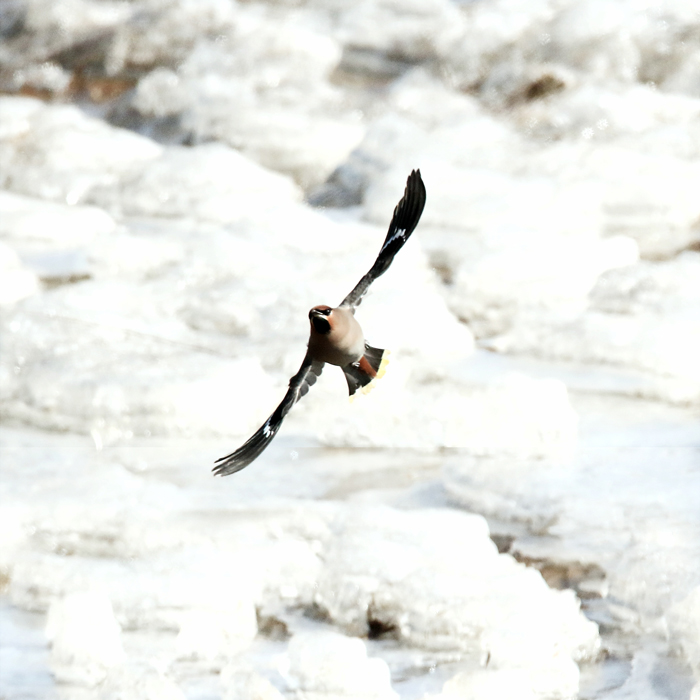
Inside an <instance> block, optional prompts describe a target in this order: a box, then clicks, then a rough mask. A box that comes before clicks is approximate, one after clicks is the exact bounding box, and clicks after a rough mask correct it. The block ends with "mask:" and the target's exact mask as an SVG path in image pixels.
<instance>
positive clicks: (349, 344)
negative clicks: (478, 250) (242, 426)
mask: <svg viewBox="0 0 700 700" xmlns="http://www.w3.org/2000/svg"><path fill="white" fill-rule="evenodd" d="M424 207H425V185H424V184H423V180H422V179H421V176H420V170H414V171H413V172H412V173H411V174H410V175H409V176H408V181H407V182H406V190H405V192H404V195H403V197H402V199H401V201H400V202H399V203H398V204H397V205H396V209H394V216H393V217H392V219H391V224H390V225H389V232H388V233H387V234H386V238H385V239H384V243H383V244H382V247H381V250H380V251H379V255H378V256H377V259H376V260H375V262H374V265H372V267H371V268H370V270H369V272H368V273H367V274H366V275H365V276H364V277H363V278H362V279H361V280H360V281H359V282H358V283H357V285H356V286H355V288H354V289H353V290H352V291H351V292H350V294H348V295H347V296H346V297H345V299H343V301H342V302H341V303H340V305H339V306H337V307H335V308H332V307H330V306H325V305H319V306H314V307H313V309H311V311H309V323H310V326H311V330H310V335H309V345H308V349H307V351H306V357H304V361H303V362H302V363H301V367H300V368H299V371H298V372H297V373H296V374H295V375H294V376H293V377H292V378H291V379H290V380H289V388H288V389H287V393H286V394H285V395H284V398H283V399H282V403H280V405H279V406H278V407H277V408H276V409H275V411H274V413H273V414H272V415H271V416H270V417H269V418H268V419H267V420H266V421H265V422H264V423H263V424H262V426H260V428H259V429H258V430H257V431H256V432H255V433H254V434H253V435H252V436H251V437H250V438H249V439H248V440H247V441H246V442H245V443H244V444H243V445H242V446H241V447H239V448H238V449H237V450H236V451H235V452H232V453H231V454H230V455H227V456H226V457H221V458H220V459H218V460H216V466H215V467H214V470H213V471H214V473H215V474H218V475H220V476H226V475H227V474H233V473H235V472H237V471H240V470H241V469H243V468H244V467H247V466H248V465H249V464H250V463H251V462H252V461H253V460H255V459H256V458H257V457H258V456H259V455H260V453H261V452H262V451H263V450H264V449H265V448H266V447H267V446H268V445H269V444H270V442H271V441H272V438H274V437H275V435H276V434H277V431H278V430H279V429H280V426H281V425H282V421H283V420H284V417H285V416H286V415H287V413H289V410H290V409H291V408H292V406H293V405H294V404H295V403H296V402H297V401H298V400H299V399H300V398H301V397H302V396H305V395H306V394H307V393H308V391H309V387H311V386H313V385H314V384H315V383H316V380H317V379H318V377H319V376H320V374H321V371H322V370H323V366H324V364H326V363H328V364H329V365H337V366H338V367H340V368H341V369H342V370H343V372H344V374H345V379H346V380H347V383H348V390H349V392H350V396H351V397H352V396H353V395H354V394H355V392H356V391H358V390H363V391H367V390H368V389H369V388H370V387H371V386H372V382H373V381H374V380H375V379H378V378H380V377H381V376H382V375H383V374H384V367H385V365H386V362H387V357H386V356H387V354H388V350H382V349H380V348H374V347H372V346H371V345H369V344H368V343H367V342H365V338H364V335H363V333H362V328H360V324H359V323H358V322H357V320H356V319H355V309H356V308H357V307H358V306H359V305H360V302H361V301H362V298H363V297H364V295H365V294H366V292H367V290H368V289H369V286H370V285H371V284H372V282H374V280H375V279H377V277H379V276H380V275H383V274H384V273H385V272H386V271H387V270H388V269H389V266H390V265H391V263H392V261H393V259H394V256H395V255H396V253H398V252H399V250H401V248H402V246H403V244H404V243H405V242H406V241H407V240H408V237H409V236H410V235H411V233H413V230H414V229H415V227H416V225H417V224H418V221H419V220H420V217H421V214H422V213H423V208H424Z"/></svg>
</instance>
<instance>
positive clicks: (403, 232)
mask: <svg viewBox="0 0 700 700" xmlns="http://www.w3.org/2000/svg"><path fill="white" fill-rule="evenodd" d="M405 236H406V229H405V228H400V229H397V230H396V232H395V233H394V235H393V236H392V237H391V238H390V239H389V240H388V241H387V242H386V243H385V244H384V245H383V246H382V251H384V250H386V247H387V246H388V245H390V244H391V243H393V242H394V241H395V240H396V239H397V238H404V237H405Z"/></svg>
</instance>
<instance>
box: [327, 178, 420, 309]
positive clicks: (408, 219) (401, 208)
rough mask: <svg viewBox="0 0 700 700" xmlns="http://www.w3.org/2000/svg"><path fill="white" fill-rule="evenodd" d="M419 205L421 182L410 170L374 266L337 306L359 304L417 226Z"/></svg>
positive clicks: (351, 306)
mask: <svg viewBox="0 0 700 700" xmlns="http://www.w3.org/2000/svg"><path fill="white" fill-rule="evenodd" d="M423 207H425V185H424V184H423V180H422V179H421V176H420V170H414V171H412V172H411V174H410V175H409V176H408V180H407V182H406V190H405V191H404V194H403V197H402V198H401V201H400V202H399V203H398V204H397V205H396V209H394V216H393V217H392V219H391V224H389V232H388V233H387V234H386V238H385V239H384V243H383V245H382V248H381V250H380V251H379V255H378V256H377V259H376V260H375V261H374V265H372V267H371V268H370V270H369V272H368V273H367V274H366V275H365V276H364V277H363V278H362V279H361V280H360V281H359V282H358V283H357V285H356V286H355V289H353V290H352V292H350V294H348V295H347V296H346V297H345V299H343V302H342V303H341V306H349V307H350V308H352V309H354V308H355V307H356V306H359V305H360V302H361V301H362V297H363V296H364V295H365V294H366V292H367V290H368V289H369V286H370V284H372V282H374V280H376V279H377V277H379V276H380V275H383V274H384V273H385V272H386V271H387V270H388V269H389V265H391V262H392V260H393V259H394V256H395V255H396V253H398V252H399V250H401V247H402V246H403V244H404V243H405V242H406V241H407V240H408V237H409V236H410V235H411V234H412V233H413V229H415V228H416V226H417V225H418V221H419V220H420V217H421V214H422V213H423Z"/></svg>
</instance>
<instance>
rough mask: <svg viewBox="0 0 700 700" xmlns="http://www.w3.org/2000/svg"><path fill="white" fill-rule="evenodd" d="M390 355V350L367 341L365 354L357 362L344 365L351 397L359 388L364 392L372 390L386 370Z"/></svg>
mask: <svg viewBox="0 0 700 700" xmlns="http://www.w3.org/2000/svg"><path fill="white" fill-rule="evenodd" d="M388 356H389V351H388V350H382V349H381V348H373V347H372V346H371V345H367V343H365V354H364V355H363V356H362V357H361V358H360V359H359V360H358V361H357V362H353V363H352V364H350V365H345V367H343V372H344V373H345V379H346V381H347V383H348V391H349V392H350V398H351V399H352V397H353V396H354V395H355V392H357V390H358V389H359V390H361V391H362V393H363V394H367V393H368V392H370V391H371V390H372V388H373V387H374V382H375V381H376V380H377V379H381V378H382V377H383V376H384V372H386V366H387V364H388V363H389V357H388Z"/></svg>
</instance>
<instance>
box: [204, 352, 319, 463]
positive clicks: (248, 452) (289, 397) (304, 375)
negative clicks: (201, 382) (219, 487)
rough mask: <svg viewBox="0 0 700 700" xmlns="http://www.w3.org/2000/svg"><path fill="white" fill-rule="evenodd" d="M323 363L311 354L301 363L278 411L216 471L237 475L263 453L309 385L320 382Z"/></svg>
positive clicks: (220, 460) (306, 391)
mask: <svg viewBox="0 0 700 700" xmlns="http://www.w3.org/2000/svg"><path fill="white" fill-rule="evenodd" d="M323 364H324V363H323V362H319V361H318V360H312V359H311V357H309V355H308V354H307V355H306V357H305V358H304V361H303V362H302V363H301V367H300V368H299V371H298V372H297V373H296V374H295V375H294V376H293V377H292V378H291V379H290V380H289V389H287V393H286V394H285V395H284V398H283V399H282V403H280V405H279V406H277V408H276V409H275V411H274V413H273V414H272V415H271V416H270V417H269V418H268V419H267V420H266V421H265V422H264V423H263V424H262V425H261V426H260V428H259V429H258V430H257V431H256V432H255V433H254V434H253V435H252V436H251V437H250V438H249V439H248V440H247V441H246V442H245V443H244V444H243V445H241V447H239V448H238V449H237V450H236V451H235V452H232V453H231V454H230V455H227V456H226V457H221V458H220V459H217V460H216V462H215V464H216V466H215V467H214V469H213V472H214V474H217V475H218V476H226V475H227V474H234V473H235V472H237V471H240V470H241V469H243V468H244V467H247V466H248V465H249V464H250V463H251V462H252V461H253V460H255V459H256V458H257V457H258V456H259V455H260V453H261V452H262V451H263V450H264V449H265V448H266V447H267V446H268V445H269V444H270V443H271V442H272V438H274V437H275V435H276V434H277V431H278V430H279V429H280V426H281V425H282V421H283V420H284V417H285V416H286V415H287V414H288V413H289V410H290V409H291V408H292V406H293V405H294V404H295V403H296V402H297V401H298V400H299V399H300V398H301V397H302V396H306V394H307V393H308V391H309V388H310V387H312V386H313V385H314V384H315V383H316V379H318V377H319V376H320V375H321V372H322V370H323Z"/></svg>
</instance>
